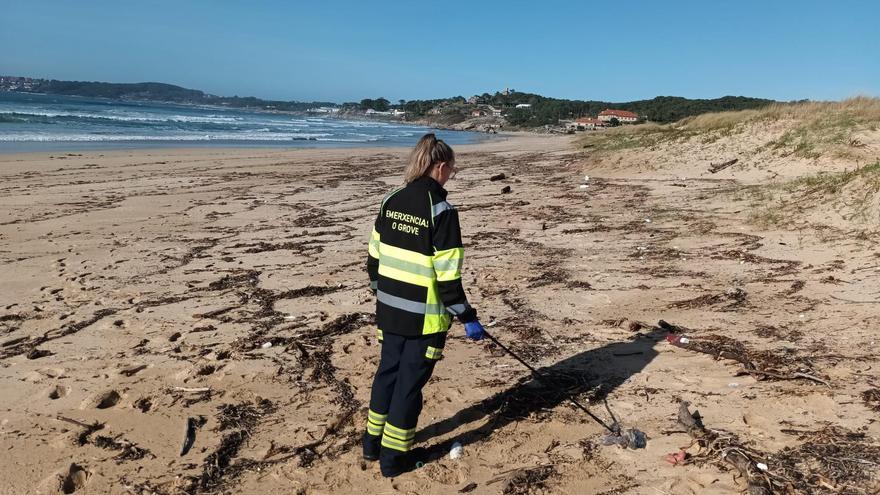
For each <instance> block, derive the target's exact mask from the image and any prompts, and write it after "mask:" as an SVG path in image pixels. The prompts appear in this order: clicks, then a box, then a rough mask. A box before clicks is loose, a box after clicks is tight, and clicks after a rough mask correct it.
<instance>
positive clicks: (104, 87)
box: [0, 76, 336, 111]
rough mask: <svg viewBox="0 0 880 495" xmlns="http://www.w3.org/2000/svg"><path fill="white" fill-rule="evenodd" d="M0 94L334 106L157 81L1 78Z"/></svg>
mask: <svg viewBox="0 0 880 495" xmlns="http://www.w3.org/2000/svg"><path fill="white" fill-rule="evenodd" d="M0 91H29V92H34V93H46V94H53V95H70V96H88V97H93V98H111V99H115V100H140V101H162V102H173V103H183V104H190V105H222V106H228V107H233V108H257V109H261V110H281V111H304V110H307V109H309V108H313V107H321V106H336V104H335V103H331V102H319V101H314V102H300V101H275V100H263V99H260V98H255V97H253V96H245V97H239V96H216V95H211V94H207V93H205V92H203V91H199V90H197V89H187V88H182V87H180V86H175V85H173V84H165V83H158V82H143V83H107V82H91V81H57V80H54V79H32V78H28V77H12V76H0Z"/></svg>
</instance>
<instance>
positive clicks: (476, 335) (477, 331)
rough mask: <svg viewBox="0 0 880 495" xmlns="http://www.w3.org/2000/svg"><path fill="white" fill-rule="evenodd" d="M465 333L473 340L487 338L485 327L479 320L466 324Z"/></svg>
mask: <svg viewBox="0 0 880 495" xmlns="http://www.w3.org/2000/svg"><path fill="white" fill-rule="evenodd" d="M464 333H466V334H467V336H468V338H469V339H471V340H483V337H485V336H486V331H485V330H484V329H483V325H481V324H480V322H479V320H474V321H472V322H469V323H465V324H464Z"/></svg>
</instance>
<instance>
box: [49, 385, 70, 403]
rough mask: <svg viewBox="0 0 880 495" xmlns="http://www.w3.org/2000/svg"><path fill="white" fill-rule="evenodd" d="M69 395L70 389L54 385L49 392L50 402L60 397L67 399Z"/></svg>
mask: <svg viewBox="0 0 880 495" xmlns="http://www.w3.org/2000/svg"><path fill="white" fill-rule="evenodd" d="M69 393H70V387H66V386H64V385H55V387H54V388H53V389H52V390H50V391H49V398H50V399H52V400H57V399H60V398H62V397H67V394H69Z"/></svg>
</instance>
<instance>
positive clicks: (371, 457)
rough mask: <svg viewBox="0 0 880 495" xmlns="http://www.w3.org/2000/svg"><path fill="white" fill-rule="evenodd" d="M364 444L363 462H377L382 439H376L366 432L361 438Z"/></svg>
mask: <svg viewBox="0 0 880 495" xmlns="http://www.w3.org/2000/svg"><path fill="white" fill-rule="evenodd" d="M363 444H364V460H365V461H378V460H379V452H380V451H381V448H382V437H377V436H374V435H370V434H369V433H367V432H364V438H363Z"/></svg>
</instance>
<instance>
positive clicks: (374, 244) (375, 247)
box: [369, 227, 379, 259]
mask: <svg viewBox="0 0 880 495" xmlns="http://www.w3.org/2000/svg"><path fill="white" fill-rule="evenodd" d="M369 252H370V256H372V257H373V258H376V259H379V233H378V232H376V228H375V227H373V233H372V234H371V235H370V247H369Z"/></svg>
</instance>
